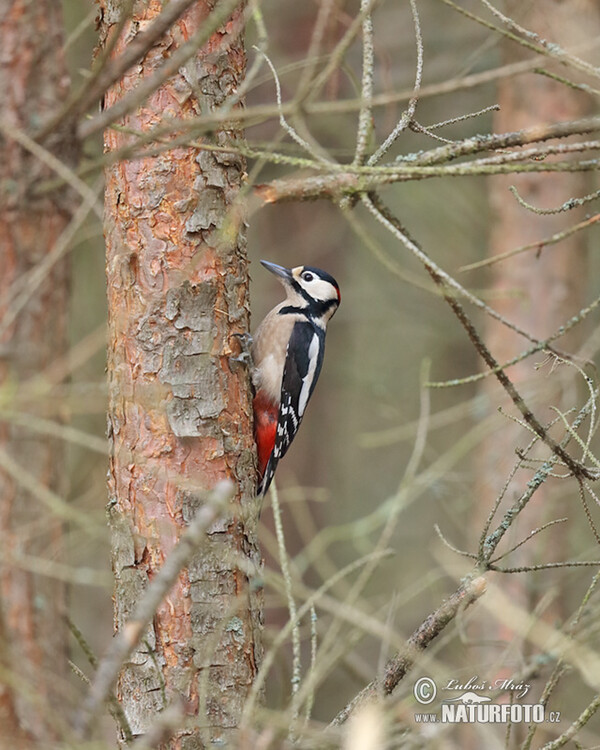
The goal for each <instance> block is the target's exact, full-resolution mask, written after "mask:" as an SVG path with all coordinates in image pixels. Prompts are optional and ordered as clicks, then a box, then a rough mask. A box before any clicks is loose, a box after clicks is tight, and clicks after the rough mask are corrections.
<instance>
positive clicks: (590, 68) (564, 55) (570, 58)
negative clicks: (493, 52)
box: [481, 0, 600, 78]
mask: <svg viewBox="0 0 600 750" xmlns="http://www.w3.org/2000/svg"><path fill="white" fill-rule="evenodd" d="M481 2H482V3H483V4H484V5H485V7H486V8H487V9H488V10H489V11H491V13H493V15H495V16H496V18H499V19H500V20H501V21H502V23H504V24H505V25H506V26H508V27H509V28H510V29H512V30H513V31H516V32H517V33H518V34H522V35H523V36H524V37H526V38H527V39H530V40H531V41H532V42H534V46H535V47H537V49H541V50H543V52H544V54H545V55H547V56H548V57H550V58H553V59H554V60H558V61H560V62H562V63H565V64H566V65H569V66H571V67H573V68H576V69H577V70H579V71H580V72H583V73H586V74H587V75H591V76H594V77H595V78H600V68H597V67H595V66H594V65H590V63H588V62H586V61H585V60H582V59H581V58H579V57H575V55H572V54H571V53H570V52H567V51H566V50H564V49H562V47H560V46H559V45H558V44H556V42H549V41H547V40H546V39H542V37H540V35H539V34H537V33H536V32H534V31H529V29H526V28H524V27H523V26H520V25H519V24H518V23H517V22H516V21H515V20H514V19H513V18H510V17H509V16H505V15H504V13H501V12H500V11H499V10H498V9H497V8H496V7H494V6H493V5H492V4H491V3H490V2H489V0H481ZM518 41H519V43H522V40H518ZM538 45H539V46H538Z"/></svg>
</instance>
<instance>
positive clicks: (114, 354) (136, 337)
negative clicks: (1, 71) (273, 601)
mask: <svg viewBox="0 0 600 750" xmlns="http://www.w3.org/2000/svg"><path fill="white" fill-rule="evenodd" d="M101 5H102V6H103V11H104V14H103V22H102V23H103V25H102V28H101V38H102V40H103V42H104V43H106V40H107V39H108V38H109V36H110V34H111V30H112V27H113V25H114V24H115V22H116V21H117V18H118V15H116V14H115V8H116V7H117V6H119V5H121V3H108V2H102V3H101ZM123 5H124V4H123ZM211 7H212V3H210V2H208V0H204V1H202V2H198V3H197V4H195V5H194V6H193V7H192V9H191V10H190V11H188V12H186V13H185V14H184V16H183V17H182V18H181V19H180V20H179V21H178V22H177V23H176V24H175V25H174V26H173V27H172V28H171V29H170V30H169V31H168V32H167V33H166V34H165V35H164V37H163V38H162V39H161V41H160V42H159V43H158V44H157V45H156V46H155V47H154V48H153V49H152V50H151V51H150V52H149V53H148V54H147V55H146V56H145V58H144V60H143V61H142V63H141V64H140V65H139V66H136V67H135V68H134V69H132V70H131V71H130V72H129V73H128V74H127V75H126V76H125V77H124V78H123V79H122V80H121V81H119V82H118V83H117V84H115V85H114V86H113V87H112V88H111V89H110V91H109V92H108V94H107V96H106V98H105V107H110V106H111V105H112V104H114V102H115V101H117V100H119V99H120V98H121V97H122V96H124V95H125V94H126V93H127V92H128V91H131V90H132V89H133V88H135V86H136V85H138V84H139V82H140V81H141V80H142V79H144V78H145V77H147V76H148V75H151V73H152V72H153V71H154V70H156V69H157V68H158V67H160V65H161V64H162V63H163V61H164V59H165V58H166V57H168V56H169V55H170V54H171V53H172V52H173V51H174V50H175V49H176V48H177V47H178V46H179V45H180V44H181V43H182V42H184V41H186V40H187V39H188V38H189V37H190V36H191V35H193V34H194V33H195V32H196V31H197V30H198V29H199V28H200V27H201V25H202V24H203V23H205V22H206V18H207V16H208V14H209V11H210V9H211ZM217 8H218V4H217ZM159 11H160V7H159V4H158V3H148V4H137V5H136V7H135V10H134V15H133V17H132V18H131V19H130V20H129V21H128V22H127V23H126V24H125V28H124V31H123V34H122V35H121V38H120V40H119V41H118V42H117V44H116V45H115V48H114V52H113V54H114V55H118V54H120V53H121V52H122V51H123V49H124V47H125V45H126V44H127V40H129V39H131V38H132V36H133V35H134V34H135V33H136V29H142V28H144V27H146V26H147V24H148V23H150V22H151V21H152V19H153V18H154V17H155V16H156V15H157V14H158V12H159ZM240 21H241V11H240V12H239V13H238V12H237V11H236V13H235V14H234V16H233V17H232V19H231V20H230V21H229V22H228V23H227V24H226V25H224V26H223V27H222V28H221V29H219V30H218V31H217V32H216V33H215V34H213V35H212V37H211V39H210V41H209V43H208V44H207V45H206V46H205V48H204V49H202V50H200V51H199V52H198V53H197V54H196V55H195V56H194V57H193V58H192V59H191V60H190V61H189V62H188V63H187V64H186V65H185V66H184V68H183V69H180V71H179V73H178V74H177V75H176V76H174V77H173V78H171V79H169V80H168V81H167V82H166V83H165V84H163V85H162V86H161V87H160V88H159V89H158V90H157V91H156V92H155V93H154V94H152V95H151V96H150V97H149V98H148V99H147V100H146V101H145V102H144V103H143V104H142V105H141V106H140V107H139V108H138V109H137V110H136V111H135V112H134V113H133V114H130V115H128V116H127V117H126V118H125V119H124V120H122V121H120V122H119V124H120V125H125V126H127V128H132V129H134V130H136V131H148V130H149V129H150V128H151V127H153V126H154V125H156V124H157V123H158V122H160V120H161V118H163V117H165V116H169V117H177V118H190V117H194V116H196V115H198V114H200V112H201V111H204V112H205V111H207V110H212V109H214V108H216V107H218V106H219V105H220V104H222V102H223V101H224V100H225V98H226V97H227V96H228V95H229V94H231V93H232V92H233V91H234V90H235V89H236V87H237V86H238V85H239V84H240V82H241V80H242V79H243V76H244V73H245V53H244V48H243V44H242V41H241V38H240V36H239V34H240V31H241V24H240ZM241 137H242V136H241V133H240V132H239V131H236V130H233V129H228V128H224V129H221V130H219V131H217V132H215V134H214V142H215V143H216V144H217V145H222V146H227V145H229V144H234V143H235V142H236V141H239V139H240V138H241ZM130 141H131V137H130V136H128V135H126V134H124V133H123V132H122V131H120V130H107V131H106V133H105V148H106V150H107V151H108V152H114V151H116V150H117V149H119V148H120V147H122V146H123V145H125V144H127V143H129V142H130ZM244 170H245V164H244V162H243V160H242V159H241V158H240V157H239V156H237V155H235V154H233V153H214V152H210V151H203V150H201V149H199V148H194V147H178V148H173V149H171V150H167V151H165V152H164V153H162V154H160V155H159V156H152V157H145V158H142V159H137V160H132V161H123V162H119V163H116V164H115V165H114V166H111V167H109V168H108V169H107V172H106V178H107V184H106V208H105V235H106V243H107V261H106V269H107V277H108V305H109V359H108V375H109V390H110V407H109V409H110V413H109V424H110V437H111V442H112V451H111V461H110V472H109V492H110V506H109V507H110V522H111V527H112V531H113V539H114V544H113V567H114V574H115V580H116V588H115V627H116V628H117V629H121V628H123V626H124V623H125V622H126V619H127V616H128V614H129V613H130V612H131V610H132V608H133V606H134V604H135V602H136V601H137V600H138V599H139V597H140V595H141V593H142V592H143V590H144V588H145V587H146V586H147V584H148V582H149V581H150V580H151V579H152V578H153V576H154V575H155V574H156V572H157V570H158V569H159V568H160V567H161V565H162V564H163V561H164V560H165V558H166V556H167V555H168V554H169V551H170V550H171V549H172V548H173V546H174V545H175V544H176V543H177V539H178V538H179V537H180V535H181V533H182V532H183V531H184V529H185V527H186V525H187V524H188V523H189V521H190V519H191V518H192V517H193V515H194V514H195V512H196V511H197V509H198V508H199V507H200V506H201V505H202V503H203V502H204V501H205V498H206V493H207V492H208V491H209V490H210V489H211V488H213V487H214V486H215V484H216V483H218V482H219V481H220V480H223V479H229V480H232V481H233V482H234V484H235V487H236V492H235V496H234V499H233V500H232V502H231V504H230V506H229V508H228V510H227V512H226V516H225V517H224V518H222V519H221V520H220V521H219V522H218V523H216V524H215V525H214V526H213V527H212V528H211V529H210V531H209V533H208V534H207V538H206V542H205V544H204V545H203V546H202V548H201V549H200V550H199V551H198V553H197V554H196V556H195V557H194V559H193V560H192V562H191V564H190V565H189V566H188V568H187V569H185V570H183V571H182V572H181V573H180V575H179V579H178V581H177V583H176V585H175V586H174V588H173V589H172V590H171V592H170V593H169V594H168V596H167V597H166V599H165V600H164V602H163V604H162V605H161V606H160V608H159V610H158V611H157V612H156V616H155V618H154V621H153V623H152V625H151V626H150V627H149V628H148V631H147V632H146V634H145V636H144V638H143V640H142V643H141V644H140V646H139V648H138V649H137V651H136V652H135V653H134V655H133V657H132V659H131V660H130V662H129V663H128V664H127V665H126V666H124V668H123V670H122V672H121V676H120V680H119V684H118V697H119V699H120V700H121V702H122V705H123V707H124V710H125V713H126V716H127V719H128V722H129V724H130V727H131V730H132V732H133V734H134V735H139V734H144V733H145V732H147V731H148V729H149V728H150V727H151V726H152V724H153V722H154V721H155V720H156V714H157V712H158V711H160V710H162V709H163V708H165V706H167V705H169V704H172V703H175V704H177V705H180V706H181V708H182V711H183V713H184V714H190V715H198V716H199V717H200V718H199V719H198V720H196V721H195V726H200V727H202V729H181V730H180V731H179V732H177V733H176V735H175V736H174V737H173V739H172V740H171V745H170V746H171V747H178V748H179V747H185V748H195V747H203V746H204V744H203V743H205V744H206V745H210V743H214V742H219V741H221V740H224V739H226V738H227V737H228V735H229V734H230V732H231V731H232V730H233V729H235V727H236V726H237V725H238V722H239V718H240V715H241V708H242V706H243V703H244V699H245V697H246V694H247V691H248V689H249V687H250V686H251V684H252V681H253V678H254V676H255V673H256V670H257V667H258V662H259V660H260V651H261V647H260V626H261V618H262V610H261V600H260V594H259V593H257V591H256V587H255V586H254V587H253V586H251V585H250V582H249V578H248V575H249V573H248V570H250V571H252V570H257V569H258V567H259V565H260V555H259V552H258V548H257V541H256V523H257V507H256V502H255V500H254V487H255V481H256V477H255V468H254V443H253V439H252V422H251V420H252V411H251V400H250V393H249V378H248V369H247V366H246V365H245V364H244V363H243V362H238V361H235V359H234V358H235V357H236V356H237V355H238V354H239V353H240V343H239V339H238V338H236V337H235V336H234V334H236V333H244V332H247V330H248V323H249V320H248V271H247V261H246V254H245V238H244V234H243V230H244V222H243V220H242V219H241V217H240V212H239V208H238V207H237V205H236V200H237V199H238V197H239V192H240V188H241V186H242V182H243V178H244Z"/></svg>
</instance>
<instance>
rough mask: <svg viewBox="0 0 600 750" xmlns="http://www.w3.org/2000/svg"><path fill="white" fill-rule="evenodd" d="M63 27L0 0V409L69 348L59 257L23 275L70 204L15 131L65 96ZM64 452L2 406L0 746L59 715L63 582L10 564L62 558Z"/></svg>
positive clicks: (56, 17) (13, 1)
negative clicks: (47, 498) (38, 273)
mask: <svg viewBox="0 0 600 750" xmlns="http://www.w3.org/2000/svg"><path fill="white" fill-rule="evenodd" d="M62 28H63V27H62V16H61V9H60V3H56V2H52V0H38V1H37V2H35V3H32V2H26V0H1V2H0V47H1V49H2V63H1V64H0V101H1V102H2V128H3V133H2V134H0V186H1V188H0V269H1V270H0V409H7V410H8V411H11V410H13V411H17V412H21V413H34V414H38V415H39V414H40V413H42V414H43V412H44V409H45V407H46V405H47V403H48V400H49V399H50V396H51V393H46V395H44V393H45V387H46V380H45V378H44V372H45V370H46V368H48V366H49V365H50V364H51V363H52V362H53V361H54V360H55V359H56V358H57V357H60V356H61V355H64V354H65V352H66V350H67V326H66V311H67V301H68V265H67V263H66V262H64V261H63V262H58V263H56V264H55V265H53V266H52V267H51V269H50V270H49V271H48V272H47V273H46V275H45V276H44V279H43V281H42V283H41V284H40V285H39V286H38V287H37V288H35V289H33V288H31V287H30V286H29V285H28V283H27V282H26V281H25V279H26V276H25V275H26V274H27V273H28V272H30V271H31V270H32V269H34V268H36V267H37V266H38V264H40V263H42V262H43V261H44V260H45V259H46V258H47V256H48V254H49V253H50V251H51V250H52V249H53V247H54V246H55V244H56V242H57V240H58V238H59V237H60V235H61V232H62V231H63V230H64V229H65V227H66V226H67V224H68V220H69V214H68V211H67V210H65V205H66V204H65V205H63V206H62V207H61V205H59V202H58V199H57V198H55V196H48V197H44V198H39V197H36V196H35V194H34V192H33V189H34V188H35V186H36V185H37V184H38V183H39V181H40V180H42V179H46V178H48V177H49V176H51V174H52V173H51V172H50V171H49V170H48V169H47V168H46V167H45V166H44V165H43V164H42V163H41V162H40V161H38V160H37V159H36V158H35V157H33V156H31V154H30V153H28V151H27V150H25V149H24V148H22V147H21V146H20V145H19V143H18V140H16V138H18V136H19V133H20V132H25V133H27V132H28V131H30V130H31V128H33V127H35V126H36V125H37V124H38V123H39V122H40V121H41V119H42V118H44V117H45V116H47V115H48V114H49V113H50V112H51V111H52V108H53V107H54V106H56V102H57V101H60V100H61V98H63V97H64V94H65V90H66V85H67V83H68V80H67V76H66V68H65V64H64V59H63V52H62ZM58 155H59V156H61V155H60V154H58ZM62 156H63V157H64V154H62ZM24 282H25V283H24ZM23 295H25V296H23ZM34 384H35V385H34ZM45 399H47V400H45ZM63 458H64V456H63V444H62V443H61V441H59V440H57V439H56V438H52V437H40V436H39V435H38V434H35V433H32V432H30V431H29V430H28V429H27V428H26V427H21V426H18V425H17V424H16V423H15V422H11V421H10V417H9V418H8V419H5V420H2V417H1V416H0V539H1V542H0V550H1V554H0V748H14V747H19V748H26V747H29V746H30V745H32V744H34V743H37V744H39V746H45V747H46V746H49V743H50V742H52V741H53V740H54V739H56V737H58V736H59V728H58V727H59V722H58V720H57V716H58V715H64V714H65V708H66V705H65V702H66V697H65V696H66V687H67V686H66V677H67V673H68V667H67V658H66V656H67V654H66V650H67V630H66V619H65V612H66V607H65V599H66V590H65V585H64V583H63V582H61V581H59V580H56V579H53V578H52V577H51V576H50V575H44V576H42V575H37V574H33V573H31V572H28V570H27V569H26V567H25V566H24V565H22V564H20V563H19V558H21V559H22V560H25V559H29V560H36V559H37V560H38V562H39V563H40V564H41V565H42V566H43V565H44V561H45V560H52V561H57V562H60V560H61V558H62V553H63V528H62V522H61V520H60V519H59V518H57V517H56V515H55V514H54V513H53V512H52V511H51V510H50V509H49V508H48V506H47V505H46V504H44V502H43V498H42V497H41V492H43V491H44V490H47V489H49V490H52V491H54V492H55V493H58V494H59V495H61V496H62V495H63V493H64V489H65V481H64V463H63ZM36 485H37V487H36ZM38 488H40V489H41V491H36V489H38Z"/></svg>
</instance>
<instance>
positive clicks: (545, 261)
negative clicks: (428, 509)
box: [478, 0, 598, 678]
mask: <svg viewBox="0 0 600 750" xmlns="http://www.w3.org/2000/svg"><path fill="white" fill-rule="evenodd" d="M506 12H507V13H508V15H510V16H511V17H513V18H514V19H515V20H516V21H517V22H518V23H520V24H522V25H523V26H525V27H526V28H529V29H532V30H534V31H536V32H537V33H538V34H539V35H540V37H542V38H545V39H552V40H555V41H557V42H558V43H559V44H560V45H562V46H564V47H566V48H567V49H569V48H571V47H572V46H573V45H575V44H576V43H577V42H578V41H582V40H583V39H585V38H587V39H589V38H590V26H589V24H594V25H595V26H596V27H598V10H597V5H596V3H595V2H594V0H585V2H581V3H579V9H578V11H577V13H575V12H573V8H572V7H571V5H570V4H569V3H563V2H559V1H558V0H549V2H545V3H521V2H518V0H511V2H508V3H507V4H506ZM529 54H530V53H528V52H527V51H525V50H523V48H521V47H519V46H518V45H516V44H513V43H511V42H507V43H506V44H505V48H504V62H515V61H517V60H519V59H522V58H523V57H525V56H529ZM557 72H560V71H557ZM499 104H500V111H499V112H498V114H497V115H496V120H495V127H494V130H495V131H496V132H501V131H509V130H519V129H521V128H527V127H530V126H532V125H534V124H539V123H546V122H550V121H553V120H569V119H571V118H573V119H576V118H579V117H583V116H585V114H586V113H587V112H588V109H589V101H588V100H587V98H586V96H585V95H584V94H582V93H581V92H578V91H575V90H573V89H569V88H567V87H566V86H564V85H561V84H559V83H557V82H555V81H553V80H551V79H550V78H547V77H544V76H541V75H534V74H531V75H527V76H519V77H517V78H511V79H508V80H505V81H503V82H501V83H500V86H499ZM490 185H491V190H490V201H491V209H492V214H491V215H492V220H493V225H492V231H491V241H490V255H491V256H493V255H496V254H500V253H504V252H507V251H509V250H512V249H515V248H518V247H520V246H522V245H525V244H529V243H532V242H536V241H539V240H541V239H543V238H544V237H548V236H549V235H551V234H553V233H555V232H560V231H563V230H566V229H567V228H568V227H571V226H573V225H574V224H575V223H577V222H578V221H580V220H582V218H583V216H584V211H585V209H582V210H580V209H576V210H573V211H569V212H563V213H559V214H553V215H546V216H542V215H538V214H535V213H532V212H531V211H529V210H527V209H526V208H524V207H523V206H520V205H519V204H518V203H517V201H516V200H515V198H514V197H513V196H512V195H511V194H510V192H509V189H508V188H509V186H510V185H515V186H516V187H517V189H518V191H519V194H520V195H521V197H522V198H523V199H524V200H525V201H527V202H528V203H530V204H533V205H534V206H536V207H539V208H556V207H558V206H560V205H561V204H563V203H564V202H565V201H567V200H568V199H569V198H571V197H580V196H583V195H585V194H586V193H587V192H590V184H589V178H588V175H587V174H585V173H582V174H575V173H573V174H555V175H544V176H539V175H534V174H524V175H519V176H513V175H507V176H500V177H496V178H494V180H493V181H492V182H491V183H490ZM491 288H492V290H493V294H492V304H493V306H494V307H495V308H496V309H497V310H498V311H499V312H500V313H501V314H502V315H504V316H506V317H507V318H508V319H509V320H511V321H513V322H515V323H516V324H517V325H518V326H520V327H521V328H522V329H524V330H526V331H528V332H529V333H531V334H532V335H533V336H536V337H537V338H539V339H544V338H546V337H547V336H548V335H549V334H551V333H552V332H554V331H555V330H557V329H558V327H559V326H560V325H562V324H564V322H565V321H566V320H568V319H569V317H570V316H571V315H573V314H574V313H575V312H577V311H578V310H579V309H580V308H581V307H583V306H584V304H585V294H586V291H587V257H586V251H585V234H584V233H579V234H575V235H573V236H571V237H569V238H567V239H565V240H563V241H562V242H561V243H560V244H558V245H555V246H549V247H545V248H543V249H541V250H540V251H539V252H536V251H535V250H530V251H528V252H525V253H522V254H519V255H516V256H514V257H512V258H509V259H508V260H505V261H502V262H500V263H498V264H495V265H493V266H492V272H491ZM487 321H488V322H487V330H486V341H487V342H488V345H489V347H490V349H491V351H492V352H493V354H494V356H495V357H496V359H497V360H498V361H499V362H506V361H508V360H509V359H511V358H512V357H514V356H515V355H516V354H518V353H519V352H520V351H522V350H523V349H525V348H527V346H528V345H529V344H528V342H527V341H525V340H524V339H523V338H522V337H519V336H517V335H516V334H514V333H512V332H511V331H510V330H508V329H507V328H506V327H504V326H502V325H500V324H498V323H497V322H496V321H491V320H490V319H489V318H488V319H487ZM579 330H580V329H579V328H578V329H577V331H579ZM577 344H578V340H577V338H573V337H572V336H565V337H563V338H561V339H560V340H559V341H558V342H557V346H558V347H559V348H560V349H562V350H567V351H574V350H575V349H576V346H577ZM543 359H544V354H543V353H540V354H539V355H538V356H536V357H533V358H532V357H530V358H528V359H526V360H524V361H523V362H521V363H519V364H517V365H516V366H514V367H511V368H509V369H508V375H509V377H510V378H511V380H513V382H515V383H516V384H517V386H518V388H519V390H520V391H521V393H522V394H523V395H524V396H525V397H526V400H527V401H528V403H529V404H530V405H531V406H532V407H533V409H534V411H535V412H536V413H537V415H538V416H539V418H540V421H541V422H549V421H550V420H552V419H553V418H554V417H555V416H556V413H555V412H552V411H551V410H550V409H549V408H548V407H549V406H550V405H553V406H557V407H558V408H562V406H563V405H562V403H561V399H562V396H563V393H562V392H563V390H564V387H565V385H568V384H569V383H570V384H572V383H573V375H574V372H573V370H570V369H567V368H564V367H563V368H562V369H561V368H559V370H557V371H555V372H554V373H553V374H552V375H551V376H549V372H550V365H549V364H548V365H547V366H546V368H545V369H543V370H541V371H537V372H536V370H535V365H536V364H538V363H540V362H542V360H543ZM482 391H483V392H484V393H486V394H487V395H488V397H489V399H490V405H491V407H493V408H495V407H496V406H497V405H498V404H502V405H503V406H505V407H506V408H507V411H508V412H509V413H512V412H513V409H512V408H511V406H510V405H509V404H508V402H507V400H506V398H505V396H504V395H503V394H502V392H501V389H500V388H499V386H498V384H497V382H496V381H495V379H494V378H491V377H490V378H488V379H487V380H486V381H485V384H484V386H483V388H482ZM498 420H499V426H500V423H501V426H500V428H499V429H498V431H497V432H496V433H495V434H493V435H491V436H490V437H489V438H488V439H486V440H485V441H484V442H483V444H482V445H481V448H480V452H479V460H480V464H479V477H480V487H479V492H478V509H479V518H480V524H482V523H483V521H484V519H485V518H486V517H487V515H488V513H489V511H490V509H491V507H492V504H493V502H494V500H495V497H496V496H497V494H498V492H499V491H500V488H501V487H502V486H503V485H504V483H505V481H506V478H507V476H508V474H509V471H510V469H511V467H512V466H513V465H514V463H515V461H516V460H517V457H516V455H515V448H517V447H524V444H525V443H526V442H528V440H529V438H528V437H527V436H526V435H524V434H523V430H522V429H521V428H519V427H517V426H516V425H511V424H509V423H508V421H507V420H506V418H504V417H501V416H499V417H498ZM529 476H530V475H529V474H527V479H528V478H529ZM524 477H525V474H524V473H523V472H519V473H517V476H516V478H515V479H514V480H513V481H512V482H511V484H510V486H509V488H508V491H507V493H506V498H505V504H504V505H503V506H501V508H500V512H503V510H505V509H506V507H507V504H511V503H512V502H513V501H514V495H515V493H516V492H517V491H518V492H522V491H523V483H524V481H527V479H524ZM550 495H551V487H550V485H549V484H546V485H544V486H543V487H542V488H541V490H540V491H539V492H538V496H536V499H535V503H534V504H532V505H531V507H530V508H528V513H527V518H528V522H531V525H528V526H527V528H523V526H522V525H520V524H515V525H514V526H513V534H515V533H516V535H517V536H515V537H514V538H513V537H511V539H510V540H508V539H507V544H506V546H505V547H504V548H508V547H509V546H510V545H509V544H508V542H509V541H512V542H516V541H518V540H520V539H522V538H524V537H526V536H527V534H528V533H529V532H530V531H531V530H532V529H534V528H536V527H537V526H541V525H542V524H544V523H545V522H547V521H549V520H551V519H553V518H559V517H561V516H563V515H567V514H566V513H565V512H563V511H564V508H563V509H561V507H560V506H559V504H558V498H557V497H556V496H554V497H550ZM572 500H573V498H572V497H569V498H568V502H569V503H571V502H572ZM536 513H537V516H536V515H535V514H536ZM569 515H570V514H569ZM566 539H567V530H566V528H565V527H564V526H563V525H559V526H557V527H555V528H554V529H549V530H547V531H545V532H544V533H543V534H541V535H540V536H538V537H537V538H536V542H535V543H533V544H526V545H524V546H523V547H521V548H520V550H518V552H517V553H516V554H513V555H511V557H510V563H508V564H510V566H515V565H531V564H534V563H539V562H543V561H555V560H561V559H567V558H568V557H569V553H568V550H567V545H566ZM551 575H552V574H551V573H550V572H545V573H544V578H543V587H544V589H543V590H542V591H539V590H537V591H536V590H534V589H532V588H531V587H532V586H533V585H534V584H535V582H536V580H537V579H535V578H533V577H531V576H509V577H505V578H503V579H502V586H503V587H504V588H505V590H510V593H511V596H512V597H513V598H514V599H515V600H516V601H519V602H520V603H521V604H523V605H524V606H525V607H526V609H527V611H533V610H535V607H536V605H537V604H539V601H540V599H541V597H542V596H543V595H544V593H545V592H546V591H548V590H549V587H550V586H551ZM557 575H560V572H558V573H557ZM561 604H562V605H564V604H565V602H564V601H563V602H558V601H554V602H553V603H552V605H551V606H550V608H549V609H547V610H546V613H545V614H546V616H548V617H549V618H551V619H553V618H556V617H562V616H563V615H564V612H561ZM482 636H483V637H484V638H485V641H486V643H493V642H494V641H501V642H502V643H503V644H504V645H505V644H506V642H508V641H510V640H512V639H513V638H514V636H515V634H514V633H512V632H509V631H507V629H501V628H498V627H496V625H495V623H492V622H491V623H486V625H485V626H484V628H483V631H482ZM491 648H492V650H493V653H491V654H490V663H493V658H494V655H495V656H496V657H498V656H500V654H501V653H502V652H503V648H504V646H503V645H502V644H501V645H500V647H498V645H496V646H492V647H491ZM512 666H513V667H516V666H517V665H516V664H513V665H512ZM509 671H510V669H509ZM489 677H490V678H491V677H492V675H489Z"/></svg>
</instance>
